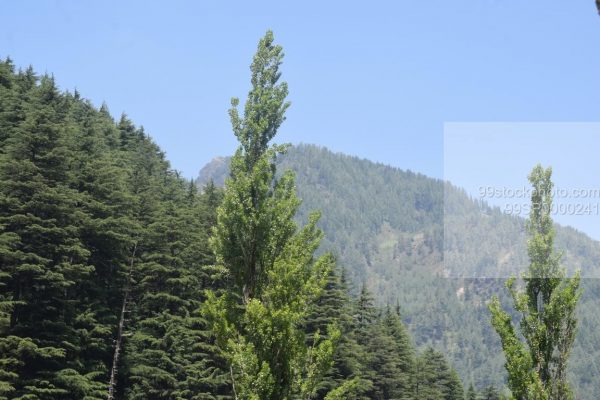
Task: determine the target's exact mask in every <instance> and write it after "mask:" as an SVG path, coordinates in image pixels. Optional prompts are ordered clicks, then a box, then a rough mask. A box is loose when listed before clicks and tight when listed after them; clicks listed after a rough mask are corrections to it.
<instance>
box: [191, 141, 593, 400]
mask: <svg viewBox="0 0 600 400" xmlns="http://www.w3.org/2000/svg"><path fill="white" fill-rule="evenodd" d="M224 163H226V160H224V159H223V158H220V159H218V160H217V161H215V162H214V163H209V164H208V165H207V166H205V167H204V168H203V169H202V171H201V173H200V178H199V179H198V181H197V183H198V184H199V185H203V184H204V183H205V182H207V180H208V179H211V178H212V179H214V181H215V182H223V180H224V177H225V176H226V174H227V169H226V168H223V165H224ZM279 164H280V167H281V168H280V170H284V169H288V168H289V169H292V170H294V171H295V172H296V175H297V190H298V194H299V196H300V198H301V199H302V200H303V204H302V206H301V209H300V213H299V216H298V219H299V220H306V216H307V214H308V212H309V211H310V210H315V209H318V210H321V211H322V215H323V216H322V219H321V222H320V225H321V227H322V228H323V229H324V231H325V234H326V236H325V240H324V245H323V248H322V250H330V251H332V252H333V253H334V254H335V255H336V256H337V257H338V260H339V263H340V264H341V265H342V266H344V267H345V268H346V270H347V273H348V275H349V276H350V277H351V278H352V279H351V281H352V282H353V284H354V287H355V290H356V289H357V288H359V287H360V284H361V283H362V282H366V284H367V286H368V287H369V289H371V291H372V292H373V293H374V294H375V296H376V298H377V301H378V302H379V303H380V304H386V303H387V304H395V303H396V302H397V301H398V302H399V303H400V305H401V307H402V310H403V317H404V321H405V322H406V323H407V324H408V326H409V328H410V330H411V332H412V334H413V337H414V339H415V341H416V344H417V345H418V346H426V345H428V344H431V345H433V346H435V347H437V348H439V349H440V350H443V351H444V352H445V353H446V354H448V355H449V357H451V360H452V362H453V365H455V366H456V367H457V369H458V370H459V371H460V373H461V375H462V378H463V380H464V381H465V382H466V383H468V382H470V381H473V382H474V383H475V384H476V385H477V386H480V387H481V386H483V385H486V384H501V383H502V382H503V380H504V371H503V367H502V364H503V355H502V352H501V349H500V347H499V341H498V339H497V337H496V334H495V333H494V332H493V330H492V329H491V327H490V324H489V314H488V311H487V308H486V302H487V301H488V300H489V298H490V297H491V296H492V294H494V293H497V294H500V296H501V298H503V299H504V301H507V293H506V291H505V289H504V287H503V285H504V279H503V278H504V277H506V276H509V275H511V274H518V273H519V272H520V271H523V270H524V269H525V268H526V266H527V257H526V246H525V241H526V238H525V233H524V231H525V230H524V221H523V220H522V219H519V218H515V217H510V216H507V215H504V214H502V213H501V212H500V211H499V210H498V209H493V208H490V207H488V206H486V205H482V204H480V203H478V202H477V201H474V200H472V199H470V198H469V196H468V195H467V194H466V193H465V192H464V191H463V190H461V189H459V188H456V187H454V186H452V185H450V184H444V183H443V182H442V181H440V180H436V179H432V178H428V177H426V176H424V175H421V174H418V173H414V172H410V171H402V170H399V169H396V168H392V167H389V166H385V165H382V164H376V163H373V162H370V161H368V160H363V159H359V158H357V157H351V156H347V155H343V154H335V153H332V152H330V151H328V150H327V149H324V148H320V147H316V146H312V145H300V146H295V147H293V148H291V149H290V151H289V152H288V154H286V155H285V156H283V157H282V159H281V160H280V161H279ZM524 173H526V172H524ZM557 247H558V248H559V249H562V250H564V252H565V253H564V257H563V264H564V266H565V267H567V269H568V270H569V271H573V270H575V269H581V270H582V272H583V276H584V278H585V277H586V276H587V277H592V276H595V274H596V273H597V272H598V270H599V268H600V245H599V244H598V243H597V242H595V241H593V240H591V239H590V238H588V237H587V236H586V235H584V234H582V233H580V232H577V231H575V230H573V229H571V228H567V227H560V226H558V227H557ZM583 286H584V289H585V292H584V296H583V298H582V300H581V304H580V307H579V312H580V316H581V317H580V320H581V325H580V329H579V334H578V337H577V341H576V346H575V349H574V351H573V356H572V358H571V360H572V361H571V366H570V375H571V379H572V381H573V383H574V386H575V387H576V388H577V392H578V395H579V396H580V397H581V398H594V397H597V396H598V395H600V378H599V376H600V371H598V369H597V366H596V362H595V359H596V358H597V356H599V355H600V350H598V349H600V336H599V335H598V331H599V330H598V326H599V320H598V317H597V316H596V315H595V310H594V302H595V301H596V299H597V298H598V296H599V295H600V289H599V288H600V286H599V285H598V284H597V282H596V281H595V280H593V279H584V282H583ZM507 304H508V303H507Z"/></svg>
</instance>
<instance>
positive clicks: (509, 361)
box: [490, 165, 580, 400]
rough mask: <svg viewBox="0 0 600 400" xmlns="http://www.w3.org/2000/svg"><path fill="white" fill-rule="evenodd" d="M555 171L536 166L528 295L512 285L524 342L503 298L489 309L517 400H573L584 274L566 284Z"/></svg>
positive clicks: (526, 276)
mask: <svg viewBox="0 0 600 400" xmlns="http://www.w3.org/2000/svg"><path fill="white" fill-rule="evenodd" d="M551 177H552V169H551V168H547V169H544V168H542V166H541V165H537V166H536V167H535V168H534V169H533V171H532V172H531V174H530V175H529V181H530V182H531V184H532V186H533V190H532V194H531V212H530V216H529V220H528V222H527V230H528V233H529V240H528V243H527V247H528V254H529V258H530V261H531V263H530V266H529V270H528V271H527V273H526V274H524V276H523V280H524V282H525V290H524V291H523V292H520V291H518V290H517V289H516V288H515V281H514V279H509V280H508V282H507V287H508V289H509V290H510V292H511V294H512V297H513V300H514V303H515V309H516V311H517V312H519V313H520V314H521V316H522V318H521V325H520V326H521V334H522V335H523V337H524V339H525V342H522V341H521V340H520V338H519V335H518V334H517V332H516V330H515V328H514V326H513V324H512V319H511V316H510V314H508V313H507V312H506V311H504V310H503V309H502V306H501V305H500V301H499V300H498V298H497V297H496V298H494V299H493V301H492V303H491V304H490V311H491V314H492V325H493V326H494V329H495V330H496V332H497V333H498V335H499V336H500V340H501V342H502V348H503V350H504V354H505V356H506V370H507V371H508V384H509V387H510V389H511V391H512V395H513V396H514V397H515V398H518V399H536V400H538V399H539V400H542V399H553V400H554V399H556V400H563V399H571V398H573V395H572V391H571V389H570V387H569V384H568V382H567V376H566V367H567V361H568V357H569V354H570V350H571V347H572V345H573V341H574V339H575V333H576V327H577V320H576V317H575V308H576V306H577V302H578V300H579V297H580V290H579V283H580V278H579V273H577V274H576V276H575V277H574V278H572V279H567V278H565V272H564V269H562V268H561V267H560V254H556V252H555V249H554V236H555V231H554V226H553V222H552V218H551V215H550V213H551V212H552V195H553V192H552V191H553V183H552V180H551Z"/></svg>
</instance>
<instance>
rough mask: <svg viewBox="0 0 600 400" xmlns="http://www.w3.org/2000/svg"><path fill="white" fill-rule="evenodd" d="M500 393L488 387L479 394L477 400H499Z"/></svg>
mask: <svg viewBox="0 0 600 400" xmlns="http://www.w3.org/2000/svg"><path fill="white" fill-rule="evenodd" d="M500 399H501V397H500V393H498V390H497V389H496V388H495V387H494V386H488V387H486V388H485V389H483V391H482V392H481V394H480V396H479V400H500Z"/></svg>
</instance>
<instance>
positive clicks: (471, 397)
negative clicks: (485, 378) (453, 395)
mask: <svg viewBox="0 0 600 400" xmlns="http://www.w3.org/2000/svg"><path fill="white" fill-rule="evenodd" d="M466 400H477V392H476V391H475V388H474V387H473V384H470V385H469V390H467V397H466Z"/></svg>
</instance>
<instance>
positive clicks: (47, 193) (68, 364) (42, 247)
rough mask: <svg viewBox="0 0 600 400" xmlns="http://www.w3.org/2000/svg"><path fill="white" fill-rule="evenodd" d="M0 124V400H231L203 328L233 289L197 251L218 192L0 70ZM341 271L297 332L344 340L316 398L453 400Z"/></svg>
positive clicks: (75, 97) (130, 132) (135, 139)
mask: <svg viewBox="0 0 600 400" xmlns="http://www.w3.org/2000/svg"><path fill="white" fill-rule="evenodd" d="M0 110H1V114H0V132H1V135H0V159H1V162H0V183H1V184H0V204H1V206H0V229H1V230H0V266H1V273H0V285H1V286H0V287H1V291H0V335H1V336H0V365H1V366H2V368H1V372H0V398H3V399H105V398H107V396H108V394H109V389H110V390H112V392H111V393H112V394H111V398H115V399H225V398H232V396H233V392H232V386H231V379H230V376H229V371H228V370H227V368H226V363H225V360H224V359H223V357H222V355H221V354H220V351H219V350H218V348H217V347H216V346H215V339H214V335H213V334H212V333H211V331H210V330H209V329H208V325H207V322H206V320H205V319H204V317H203V314H202V313H201V306H202V303H203V301H204V299H205V292H206V290H207V289H210V290H212V291H218V290H220V289H222V288H225V287H227V285H229V284H230V283H229V282H228V279H227V277H226V276H224V275H223V273H222V271H219V269H218V268H215V267H214V264H215V259H214V255H213V253H212V251H211V250H210V247H209V244H208V242H209V237H210V236H211V229H212V228H213V227H214V226H215V225H216V209H217V207H218V206H219V204H220V202H221V199H222V196H223V192H222V189H219V188H217V187H216V186H215V185H212V184H207V185H204V186H203V187H202V188H201V190H198V189H197V187H196V184H195V183H194V182H190V181H186V180H185V179H183V178H181V177H180V176H179V174H178V173H177V172H176V171H174V170H172V169H171V168H170V166H169V163H168V161H167V160H166V159H165V156H164V153H163V152H162V151H161V150H160V148H159V147H158V146H157V145H156V144H155V143H154V142H153V141H152V139H151V138H150V136H149V135H148V134H147V133H146V132H145V131H144V129H143V128H142V127H138V126H136V125H134V124H133V122H132V121H130V120H129V119H128V118H127V116H126V115H122V116H120V117H119V118H118V119H114V118H113V117H112V116H111V114H110V112H109V109H108V107H107V105H106V104H103V105H102V106H101V107H100V108H96V107H94V106H93V105H92V104H91V103H90V102H89V101H87V100H85V99H83V98H81V97H80V95H79V93H77V92H74V93H71V92H61V91H60V90H59V89H58V88H57V86H56V84H55V81H54V78H53V77H52V76H49V75H43V76H39V75H37V74H36V73H35V72H34V71H33V69H32V68H28V69H26V70H17V69H16V68H15V66H14V64H13V63H12V61H11V60H10V59H7V60H5V61H3V62H2V63H1V64H0ZM343 271H344V269H343V267H342V266H339V267H337V269H335V270H331V272H330V273H329V274H328V275H327V284H326V288H325V290H324V291H323V292H322V294H321V295H319V297H318V299H317V300H316V301H315V302H314V304H312V305H311V309H310V310H311V311H310V315H309V317H308V318H306V320H305V321H304V322H303V326H304V328H303V329H304V331H305V332H306V333H307V334H308V336H311V335H314V333H315V332H317V331H320V332H324V331H325V327H326V326H327V325H329V324H331V323H334V322H335V323H337V324H339V326H340V329H341V331H342V332H343V335H342V336H341V339H340V343H339V346H338V347H337V349H336V351H335V355H334V357H333V362H332V367H331V368H329V369H328V370H327V371H326V374H325V376H324V378H323V379H322V380H321V381H320V382H319V383H318V390H317V391H316V394H315V395H314V397H313V398H323V397H324V396H325V394H326V393H328V392H329V391H330V389H332V388H336V387H338V386H339V384H340V383H341V382H344V381H346V380H350V381H351V382H352V386H353V387H354V388H353V390H354V391H355V393H359V394H357V397H356V398H365V399H370V398H372V399H388V398H398V399H400V398H402V399H408V398H425V397H422V396H425V395H424V394H423V393H428V394H427V396H429V397H427V398H430V399H448V400H450V399H462V398H463V394H462V393H463V387H462V383H461V381H460V379H459V378H458V376H457V374H456V372H455V371H454V369H453V368H452V367H451V366H450V365H449V364H448V362H447V361H446V359H445V358H444V356H443V354H441V353H439V352H437V351H435V350H433V349H427V350H424V351H421V352H417V351H416V349H415V347H414V345H413V341H412V339H411V338H410V336H409V335H408V333H407V331H406V329H405V327H404V325H403V323H402V321H401V318H400V311H399V307H398V306H397V305H396V304H393V305H390V306H388V307H384V308H381V307H378V306H376V305H375V303H374V300H373V297H372V295H371V294H370V293H369V292H368V291H367V290H366V289H363V290H362V291H361V293H360V296H359V297H355V296H352V295H351V294H350V292H349V289H348V283H347V279H346V278H345V276H344V272H343ZM117 348H119V351H118V353H116V349H117ZM109 383H110V385H109ZM109 386H110V388H109ZM342 398H343V397H342Z"/></svg>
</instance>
